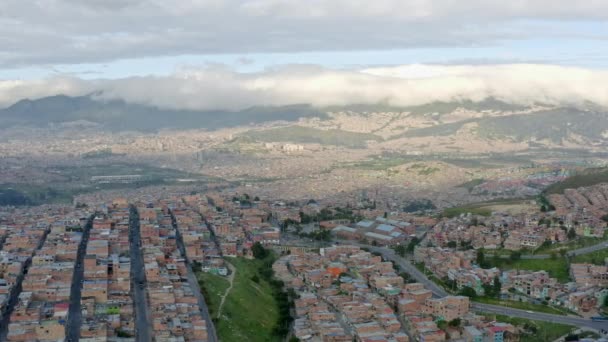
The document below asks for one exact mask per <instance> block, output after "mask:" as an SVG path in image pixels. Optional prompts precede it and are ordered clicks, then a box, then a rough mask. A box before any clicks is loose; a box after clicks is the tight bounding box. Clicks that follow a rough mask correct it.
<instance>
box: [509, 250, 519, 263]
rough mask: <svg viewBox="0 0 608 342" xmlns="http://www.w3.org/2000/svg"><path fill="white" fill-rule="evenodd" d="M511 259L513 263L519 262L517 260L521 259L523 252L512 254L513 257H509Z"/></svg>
mask: <svg viewBox="0 0 608 342" xmlns="http://www.w3.org/2000/svg"><path fill="white" fill-rule="evenodd" d="M509 259H511V261H517V260H519V259H521V252H520V251H513V252H511V255H509Z"/></svg>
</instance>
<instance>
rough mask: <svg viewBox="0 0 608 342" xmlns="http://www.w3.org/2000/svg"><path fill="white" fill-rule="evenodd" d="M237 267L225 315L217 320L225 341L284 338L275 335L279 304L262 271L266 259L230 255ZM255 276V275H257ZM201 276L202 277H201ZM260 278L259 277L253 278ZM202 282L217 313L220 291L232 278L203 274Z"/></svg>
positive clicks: (217, 325) (216, 324)
mask: <svg viewBox="0 0 608 342" xmlns="http://www.w3.org/2000/svg"><path fill="white" fill-rule="evenodd" d="M230 263H231V264H232V265H234V267H235V268H236V275H235V277H234V285H233V288H232V290H231V291H230V294H229V295H228V297H226V301H225V303H224V307H223V308H222V317H220V318H219V319H218V320H216V322H215V327H216V330H217V334H218V337H219V339H220V340H221V341H254V342H255V341H259V342H262V341H280V340H281V339H280V338H278V337H276V336H274V335H273V329H274V328H275V325H276V323H277V319H278V307H277V303H276V300H275V298H274V297H273V289H272V287H271V286H270V284H269V283H268V282H267V281H266V280H264V278H263V277H262V276H260V275H259V269H260V267H261V266H262V263H263V261H260V260H248V259H244V258H236V259H230ZM254 276H255V277H254ZM199 279H201V278H199ZM252 279H256V280H257V282H256V281H254V280H252ZM201 280H202V282H201V283H202V284H201V285H202V286H203V287H204V288H205V290H206V291H207V292H208V294H209V296H208V297H209V298H206V300H207V301H208V304H209V306H210V309H212V311H213V312H214V313H216V312H217V307H218V305H219V302H220V295H221V294H223V293H224V292H225V290H226V288H227V287H228V282H227V281H226V280H225V279H224V278H223V277H220V276H216V275H211V274H205V275H203V278H202V279H201Z"/></svg>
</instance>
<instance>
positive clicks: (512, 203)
mask: <svg viewBox="0 0 608 342" xmlns="http://www.w3.org/2000/svg"><path fill="white" fill-rule="evenodd" d="M465 184H466V183H464V184H461V185H460V186H464V185H465ZM529 200H530V199H529V198H528V199H526V198H513V199H502V200H500V199H499V200H493V201H491V202H481V203H471V204H467V205H463V206H459V207H452V208H447V209H445V210H444V211H443V216H445V217H456V216H458V215H460V214H466V213H471V214H473V215H480V216H490V215H491V214H492V211H508V210H512V209H517V208H519V207H522V206H527V204H526V202H527V201H529ZM518 211H519V210H518Z"/></svg>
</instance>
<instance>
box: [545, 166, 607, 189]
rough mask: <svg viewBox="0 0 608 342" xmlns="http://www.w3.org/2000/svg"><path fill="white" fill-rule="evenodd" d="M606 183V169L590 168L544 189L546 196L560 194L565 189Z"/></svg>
mask: <svg viewBox="0 0 608 342" xmlns="http://www.w3.org/2000/svg"><path fill="white" fill-rule="evenodd" d="M606 182H608V169H606V168H592V169H587V170H585V171H583V172H580V173H579V174H577V175H574V176H572V177H568V178H566V179H565V180H563V181H561V182H557V183H555V184H552V185H550V186H549V187H547V189H545V193H548V194H561V193H563V192H564V190H566V189H576V188H580V187H583V186H591V185H595V184H599V183H606Z"/></svg>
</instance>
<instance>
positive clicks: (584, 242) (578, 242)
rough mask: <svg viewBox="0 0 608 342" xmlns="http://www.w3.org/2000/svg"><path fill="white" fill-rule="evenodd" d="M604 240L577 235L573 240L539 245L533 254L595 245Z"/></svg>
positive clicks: (604, 239)
mask: <svg viewBox="0 0 608 342" xmlns="http://www.w3.org/2000/svg"><path fill="white" fill-rule="evenodd" d="M603 241H606V238H605V237H604V238H593V237H578V238H576V239H574V240H571V241H568V242H565V243H554V244H552V245H548V246H545V245H541V246H540V247H538V248H537V249H535V250H534V254H549V253H551V252H559V251H560V250H566V251H571V250H574V249H579V248H583V247H589V246H593V245H597V244H598V243H601V242H603Z"/></svg>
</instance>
